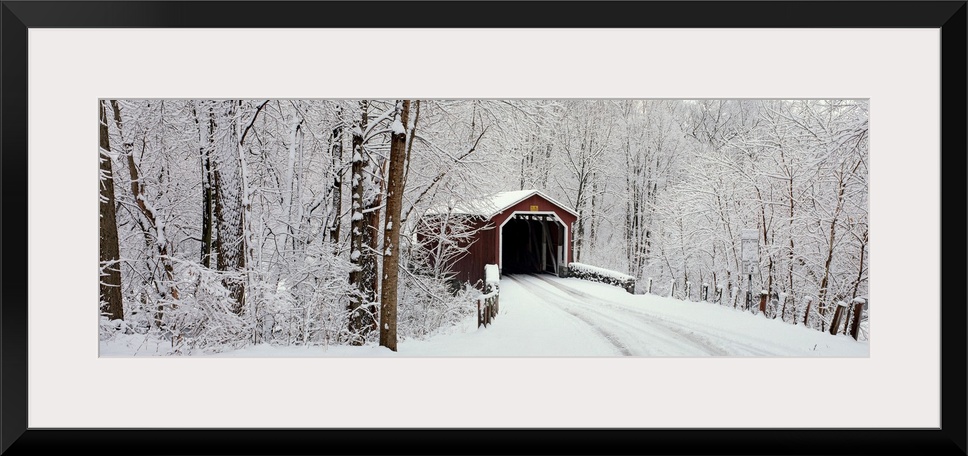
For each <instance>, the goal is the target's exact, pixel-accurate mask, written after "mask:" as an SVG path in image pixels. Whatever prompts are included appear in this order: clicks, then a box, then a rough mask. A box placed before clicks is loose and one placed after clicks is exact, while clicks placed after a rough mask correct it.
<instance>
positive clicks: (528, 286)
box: [496, 275, 868, 357]
mask: <svg viewBox="0 0 968 456" xmlns="http://www.w3.org/2000/svg"><path fill="white" fill-rule="evenodd" d="M501 302H502V310H503V309H504V308H507V307H510V308H511V309H517V308H519V307H521V306H540V307H542V308H545V309H554V310H556V311H558V312H559V313H564V314H567V315H570V316H571V317H573V318H574V319H575V320H578V321H580V322H581V323H582V324H584V325H586V326H587V327H589V328H590V329H592V331H593V333H594V334H595V335H597V336H598V337H599V338H600V339H602V340H604V341H607V342H608V344H609V345H611V349H612V350H611V351H612V353H607V352H602V353H600V354H599V355H600V356H614V355H615V354H616V353H617V354H619V355H626V356H682V357H697V356H818V355H820V356H867V354H868V344H867V343H866V342H857V341H854V340H853V339H850V338H848V337H844V336H831V335H829V334H825V333H821V332H818V331H815V330H810V329H807V328H803V327H797V326H793V325H790V324H786V323H783V322H780V321H774V320H768V319H765V318H763V317H762V316H758V315H752V314H750V313H747V312H740V311H737V310H734V309H731V308H726V307H722V306H718V305H716V304H710V303H695V302H684V301H678V300H674V299H668V298H662V297H659V296H654V295H630V294H628V293H626V292H625V291H624V290H622V289H619V288H617V287H613V286H610V285H605V284H599V283H592V282H587V281H582V280H578V279H561V278H558V277H553V276H548V275H537V276H506V277H505V278H504V279H503V280H502V281H501ZM512 315H513V314H512ZM501 317H502V316H499V319H500V318H501ZM559 317H560V315H559ZM509 318H511V317H509ZM496 321H500V320H496Z"/></svg>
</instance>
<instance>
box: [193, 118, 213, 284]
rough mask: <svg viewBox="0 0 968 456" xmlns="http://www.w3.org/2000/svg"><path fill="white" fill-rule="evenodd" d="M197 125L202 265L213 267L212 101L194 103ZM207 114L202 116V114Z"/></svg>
mask: <svg viewBox="0 0 968 456" xmlns="http://www.w3.org/2000/svg"><path fill="white" fill-rule="evenodd" d="M192 113H193V114H194V115H195V125H196V126H197V127H198V155H199V159H200V162H201V166H202V249H201V250H202V252H201V260H202V265H203V266H205V267H206V268H211V267H212V245H213V242H214V237H213V229H212V214H213V199H214V196H213V194H212V192H213V187H214V186H213V184H212V145H213V144H214V142H215V140H214V136H215V116H214V113H213V112H212V104H211V103H204V102H203V103H202V104H193V105H192ZM203 113H204V114H207V115H206V116H205V117H202V114H203Z"/></svg>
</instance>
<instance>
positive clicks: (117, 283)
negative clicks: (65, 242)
mask: <svg viewBox="0 0 968 456" xmlns="http://www.w3.org/2000/svg"><path fill="white" fill-rule="evenodd" d="M98 106H99V108H100V120H101V126H100V129H99V132H100V150H99V151H98V156H99V157H100V158H99V160H100V163H101V175H100V179H99V180H100V198H99V202H100V207H99V211H98V213H99V216H100V230H99V233H100V244H99V246H100V259H101V272H100V283H101V313H102V314H107V315H108V318H110V319H112V320H121V319H124V307H123V305H122V302H121V263H120V259H121V253H120V249H119V248H118V220H117V214H116V213H115V203H114V170H113V169H112V166H111V142H110V140H109V139H108V116H107V112H106V110H105V108H104V102H101V101H98Z"/></svg>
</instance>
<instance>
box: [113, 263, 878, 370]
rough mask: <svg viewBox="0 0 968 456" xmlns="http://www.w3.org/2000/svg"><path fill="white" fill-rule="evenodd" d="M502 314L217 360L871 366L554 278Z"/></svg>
mask: <svg viewBox="0 0 968 456" xmlns="http://www.w3.org/2000/svg"><path fill="white" fill-rule="evenodd" d="M500 287H501V288H500V292H501V294H500V313H499V314H498V316H497V318H496V319H495V320H494V322H493V324H492V325H490V326H488V327H486V328H483V327H482V328H477V326H476V325H477V322H476V320H475V319H468V320H465V321H464V322H462V323H461V325H459V326H457V327H455V328H453V330H452V331H450V332H449V333H447V334H441V335H437V336H435V337H432V338H430V339H427V340H423V341H417V340H405V341H401V342H400V343H399V344H398V352H397V353H393V352H391V351H389V350H387V349H385V348H383V347H376V346H367V347H343V346H332V347H292V346H290V347H278V346H268V345H257V346H251V347H246V348H243V349H239V350H234V351H228V352H223V353H219V354H215V355H210V356H219V357H323V356H336V357H371V356H397V357H400V356H402V357H424V356H440V357H465V356H493V357H613V356H664V357H704V356H727V357H729V356H732V357H748V356H756V357H763V356H766V357H801V356H827V357H866V356H869V353H870V345H869V344H868V343H867V342H858V341H855V340H854V339H852V338H850V337H848V336H843V335H837V336H831V335H829V334H827V333H824V332H820V331H816V330H812V329H807V328H804V327H802V326H793V325H790V324H788V323H783V322H781V321H777V320H768V319H766V318H764V317H763V316H761V315H753V314H750V313H748V312H742V311H739V310H734V309H732V308H729V307H725V306H719V305H716V304H710V303H699V302H686V301H680V300H676V299H670V298H664V297H659V296H654V295H631V294H628V293H627V292H625V291H624V290H622V289H621V288H618V287H615V286H611V285H606V284H601V283H595V282H587V281H583V280H579V279H574V278H566V279H562V278H558V277H553V276H547V275H539V276H505V277H503V278H501V282H500ZM165 352H166V347H164V344H163V343H159V342H152V341H146V340H145V336H142V335H129V336H123V337H120V338H118V339H115V340H112V341H108V342H102V343H101V351H100V354H101V356H132V355H134V356H145V355H147V356H152V355H156V354H164V353H165Z"/></svg>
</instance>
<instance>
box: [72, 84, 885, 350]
mask: <svg viewBox="0 0 968 456" xmlns="http://www.w3.org/2000/svg"><path fill="white" fill-rule="evenodd" d="M98 118H99V122H98V141H99V148H98V157H99V186H98V189H99V193H98V199H99V252H100V258H99V268H98V276H99V281H100V287H99V290H100V302H99V303H98V307H97V312H98V318H97V321H98V338H99V356H101V357H144V356H151V357H170V356H175V357H183V356H191V357H259V358H264V357H361V358H364V357H366V358H368V357H583V358H587V357H685V358H702V357H784V358H787V357H864V358H866V357H869V356H870V344H869V341H870V337H871V328H870V324H869V314H870V304H869V299H868V294H869V277H868V272H869V262H870V259H869V244H868V228H869V227H868V216H869V185H868V176H869V169H868V158H869V136H868V129H869V125H868V121H869V102H868V100H866V99H788V100H786V99H420V100H418V99H401V100H387V99H364V100H360V99H250V98H247V99H102V100H98ZM92 275H93V271H92ZM92 307H93V306H92ZM91 311H92V312H93V311H94V309H93V308H92V309H91Z"/></svg>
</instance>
